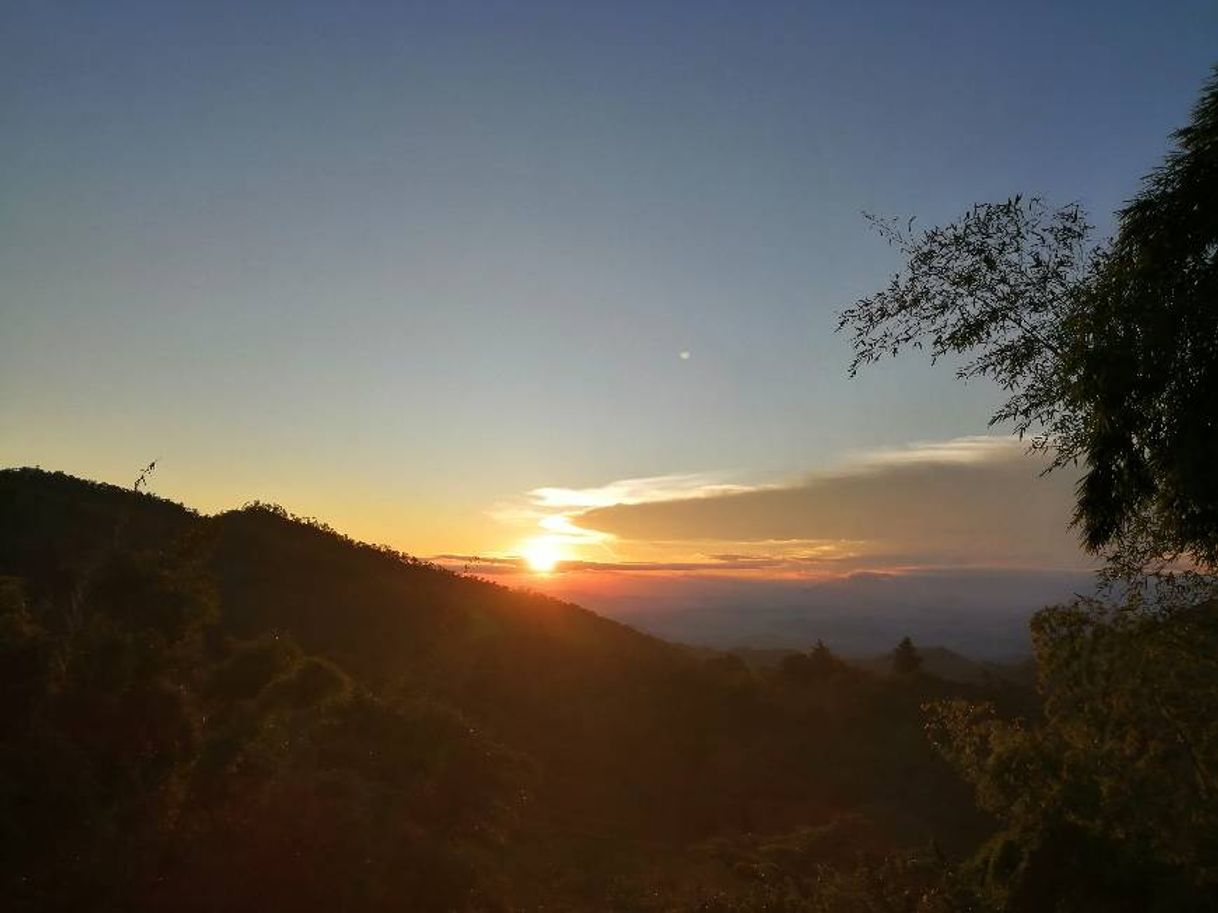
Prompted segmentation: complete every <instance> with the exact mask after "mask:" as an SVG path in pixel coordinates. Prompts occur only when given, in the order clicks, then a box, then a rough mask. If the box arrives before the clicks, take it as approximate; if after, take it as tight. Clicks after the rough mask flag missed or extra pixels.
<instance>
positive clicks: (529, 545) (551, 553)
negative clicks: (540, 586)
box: [520, 536, 564, 574]
mask: <svg viewBox="0 0 1218 913" xmlns="http://www.w3.org/2000/svg"><path fill="white" fill-rule="evenodd" d="M520 553H521V556H522V557H523V558H524V560H525V563H526V564H527V565H528V566H529V570H531V571H532V572H533V573H535V574H548V573H550V572H551V571H553V570H554V568H555V566H557V564H558V562H560V561H562V560H563V557H564V556H563V549H562V545H561V544H560V543H559V542H557V541H556V540H555V539H554V538H552V537H550V536H538V537H537V538H536V539H530V540H529V541H528V542H526V543H524V545H523V546H521V550H520Z"/></svg>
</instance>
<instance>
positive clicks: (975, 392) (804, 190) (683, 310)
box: [0, 2, 1218, 557]
mask: <svg viewBox="0 0 1218 913" xmlns="http://www.w3.org/2000/svg"><path fill="white" fill-rule="evenodd" d="M0 16H2V19H0V85H2V86H3V88H2V89H0V91H2V92H3V98H2V104H0V129H2V131H3V136H4V137H5V141H4V143H3V144H2V145H0V320H2V328H3V332H2V333H0V462H3V463H4V464H7V465H18V464H21V465H24V464H38V465H42V466H43V467H46V468H55V469H63V470H66V471H69V472H73V473H75V474H80V475H86V476H90V477H95V478H102V479H105V480H109V481H115V482H119V483H124V484H126V483H129V482H130V481H131V479H133V478H134V476H135V474H136V473H137V471H138V468H139V467H140V466H141V465H143V464H144V463H146V462H148V460H150V459H153V458H157V459H159V461H160V464H159V468H158V473H157V475H156V477H155V483H154V490H156V491H158V492H159V493H161V494H164V495H166V496H169V497H173V498H175V499H179V500H184V501H187V502H189V503H192V504H195V505H197V506H199V507H202V508H204V509H209V510H214V509H221V508H225V507H230V506H234V505H237V504H240V503H241V502H243V501H245V500H248V499H251V498H262V499H267V500H274V501H279V502H282V503H284V504H285V505H286V506H288V507H289V508H291V509H293V510H296V511H298V512H300V513H304V514H316V515H320V516H323V517H325V518H327V519H329V520H330V521H331V522H333V523H334V524H335V525H337V526H339V527H340V528H343V529H345V530H347V531H348V532H350V533H351V534H353V535H356V536H358V537H361V538H370V539H374V540H377V541H384V542H389V543H391V544H393V545H396V546H398V547H401V548H404V549H406V550H409V551H412V552H416V553H420V554H425V555H429V554H438V553H441V552H480V553H483V554H488V553H495V552H501V553H502V552H505V551H506V550H510V549H511V548H512V547H513V543H514V542H515V541H516V539H518V538H519V536H520V535H522V534H523V533H522V530H521V528H518V527H513V526H512V525H511V524H510V523H502V522H499V521H498V520H496V519H495V517H500V518H502V516H503V515H504V505H505V504H508V505H510V504H512V503H517V502H519V500H520V499H521V498H524V497H527V493H528V492H531V491H535V490H537V489H540V488H544V487H561V488H567V489H581V490H582V489H591V488H596V487H598V486H602V487H603V486H607V485H611V484H612V483H615V482H618V481H620V480H631V479H656V478H667V477H672V476H676V475H679V474H710V475H707V476H706V478H707V479H711V478H713V479H714V480H715V484H720V483H722V482H724V480H726V481H728V482H731V483H733V484H734V483H739V484H742V485H764V484H791V483H792V480H797V479H802V478H804V477H806V476H807V474H809V473H813V474H814V473H818V472H824V471H827V470H830V469H832V468H833V467H837V466H841V465H843V464H844V463H849V461H850V460H852V459H856V458H857V455H858V454H860V453H867V452H873V451H875V450H876V449H878V448H894V447H901V446H904V445H907V444H909V443H910V442H914V441H946V440H952V439H957V438H962V437H967V436H972V435H977V434H981V433H984V431H985V421H986V418H987V416H988V414H989V410H990V408H991V407H992V406H993V404H994V402H995V399H996V396H995V393H994V391H993V390H990V389H988V388H986V387H984V386H982V385H975V386H973V387H963V386H961V385H959V384H957V383H956V382H955V381H954V380H953V379H952V377H951V376H950V371H944V370H941V369H940V370H935V369H931V368H929V367H928V366H925V365H923V364H920V363H918V362H917V361H916V360H912V359H911V360H904V361H900V362H897V363H894V364H890V365H884V366H881V367H879V368H877V369H876V370H874V371H871V372H868V373H867V374H866V375H865V376H863V377H861V378H859V379H856V380H850V379H848V378H847V376H846V371H845V367H846V364H847V362H848V360H849V353H848V350H847V345H846V340H844V339H843V338H840V337H837V336H835V335H834V334H833V332H832V329H833V326H834V316H835V314H836V313H837V312H838V311H839V310H840V309H841V308H843V307H845V306H847V305H848V304H850V303H851V302H852V301H853V300H854V299H855V298H857V297H858V296H860V295H863V294H866V293H868V292H870V291H871V290H873V289H875V288H876V287H878V286H879V285H881V284H882V283H884V282H885V281H886V279H887V277H888V275H889V273H890V272H891V271H892V270H893V269H894V268H895V267H896V266H897V262H896V260H895V259H894V257H893V254H892V252H891V251H889V250H888V249H887V248H886V247H885V246H884V244H883V243H882V242H881V241H880V240H879V239H878V238H876V237H875V236H874V235H873V234H872V233H871V232H870V231H869V230H868V228H867V226H866V224H865V222H864V220H863V218H862V216H861V213H862V212H863V211H871V212H877V213H882V214H893V215H902V216H905V215H917V216H918V218H919V220H921V221H922V222H923V223H924V224H931V223H934V222H936V221H943V220H947V219H950V218H953V217H954V216H956V215H957V214H959V213H960V212H961V211H962V210H963V209H965V208H966V207H967V206H969V205H970V204H971V203H973V202H975V201H981V200H990V199H997V198H1003V197H1006V196H1007V195H1010V194H1013V193H1016V192H1022V193H1025V194H1041V195H1044V196H1046V197H1048V198H1050V199H1052V200H1056V201H1069V200H1078V201H1080V202H1082V203H1083V204H1084V205H1085V206H1086V207H1087V209H1088V210H1089V211H1090V212H1091V213H1092V215H1093V217H1094V219H1095V221H1096V222H1097V223H1098V224H1099V225H1100V226H1101V227H1102V228H1107V227H1108V226H1109V225H1110V214H1111V212H1112V210H1113V209H1115V208H1116V207H1118V206H1119V205H1120V204H1121V202H1122V201H1123V200H1125V199H1127V198H1128V197H1129V196H1130V195H1132V194H1133V193H1134V192H1135V191H1136V189H1137V186H1138V180H1139V178H1140V176H1141V175H1143V174H1144V173H1145V172H1146V171H1148V170H1149V169H1150V168H1151V167H1153V166H1154V165H1155V164H1156V163H1157V162H1158V160H1159V159H1160V157H1161V156H1162V154H1163V152H1164V151H1165V149H1166V148H1167V143H1168V134H1169V133H1170V131H1171V130H1172V129H1173V128H1175V127H1177V126H1179V125H1181V124H1182V123H1184V122H1185V120H1186V119H1187V116H1188V112H1189V109H1190V107H1191V105H1192V103H1193V100H1194V99H1195V97H1196V95H1197V91H1198V89H1199V87H1200V85H1201V83H1202V81H1203V80H1204V79H1205V77H1206V75H1207V73H1208V72H1209V68H1210V66H1211V65H1212V64H1213V63H1214V62H1215V60H1216V59H1218V54H1216V53H1215V52H1216V51H1218V43H1216V42H1215V41H1214V38H1215V36H1218V6H1215V5H1214V4H1213V3H1212V2H1195V3H1193V2H1175V3H1158V4H1150V3H1137V4H1134V3H1111V2H1109V3H1082V2H1079V3H1044V4H1036V3H1026V4H1010V3H975V2H974V3H922V4H913V3H852V4H844V3H835V4H829V3H812V2H804V3H780V2H773V3H750V4H743V3H711V2H698V3H692V2H691V3H657V2H648V3H640V4H633V3H621V2H618V3H612V4H609V3H604V4H591V3H570V2H566V3H553V4H546V3H459V2H458V3H426V4H424V3H413V4H412V3H401V2H398V3H376V2H365V3H358V4H337V3H326V4H322V3H291V4H288V3H259V4H249V3H239V4H237V3H234V4H229V3H222V2H220V3H217V2H208V3H193V4H180V3H164V2H158V3H124V2H109V3H95V4H87V3H82V4H69V3H49V2H12V3H8V4H6V5H5V7H4V11H3V13H2V14H0ZM682 352H688V353H689V357H688V358H681V357H680V353H682ZM708 484H710V483H708ZM996 557H1000V556H996Z"/></svg>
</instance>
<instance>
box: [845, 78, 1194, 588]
mask: <svg viewBox="0 0 1218 913" xmlns="http://www.w3.org/2000/svg"><path fill="white" fill-rule="evenodd" d="M1174 142H1175V148H1174V149H1173V151H1172V152H1171V153H1170V154H1169V155H1168V156H1167V158H1166V160H1165V161H1164V163H1163V164H1162V165H1161V166H1160V167H1159V168H1158V169H1157V170H1155V171H1154V172H1153V173H1152V174H1151V175H1149V176H1148V177H1147V178H1146V180H1145V182H1144V185H1143V188H1142V190H1141V192H1140V193H1139V194H1138V195H1137V196H1136V197H1135V198H1134V199H1133V201H1132V202H1130V203H1129V204H1128V205H1127V206H1126V207H1125V208H1124V209H1122V210H1121V212H1120V213H1119V214H1118V231H1117V233H1116V236H1115V237H1114V238H1113V239H1111V240H1110V241H1108V242H1106V243H1099V242H1098V241H1097V239H1096V238H1095V232H1094V229H1093V227H1092V226H1091V225H1090V224H1089V223H1088V222H1087V219H1086V216H1085V214H1084V213H1083V211H1082V209H1081V208H1080V207H1079V206H1078V204H1076V203H1071V204H1068V205H1065V206H1061V207H1053V206H1051V205H1049V204H1047V203H1045V202H1044V201H1043V200H1040V199H1037V198H1025V197H1022V196H1015V197H1012V198H1011V199H1008V200H1006V201H1005V202H999V203H984V204H979V205H976V206H974V207H973V208H972V209H971V210H970V211H969V212H968V213H966V214H965V215H964V216H963V217H962V218H961V219H959V220H958V221H956V222H954V223H952V224H950V225H947V226H940V227H935V228H931V229H928V230H926V231H923V232H921V233H920V234H918V233H915V232H913V220H910V221H909V222H908V223H906V224H904V225H902V224H901V223H899V222H895V221H885V220H878V219H873V221H874V223H875V224H876V225H877V227H878V229H879V231H880V233H881V234H882V235H883V236H884V237H885V238H886V239H887V240H888V241H889V242H890V243H892V244H893V245H895V246H896V247H897V248H898V249H899V250H900V252H901V253H902V255H903V256H904V258H905V265H904V269H903V270H902V272H900V273H899V274H898V275H896V276H895V277H894V278H893V279H892V281H891V282H890V284H889V285H888V287H887V288H885V289H883V290H881V291H879V292H877V293H876V294H874V295H871V296H869V297H867V298H863V299H861V300H860V301H858V302H857V303H856V304H855V305H854V306H853V307H851V308H848V309H847V310H845V311H844V312H843V313H842V314H841V315H840V318H839V323H838V329H839V331H841V330H849V331H850V334H851V341H852V344H853V347H854V353H855V354H854V360H853V362H852V364H851V372H852V373H853V372H856V371H858V370H859V369H860V368H861V367H863V366H864V365H867V364H871V363H873V362H876V361H878V360H880V359H881V358H884V357H889V356H894V355H897V354H898V353H900V352H901V351H902V350H905V349H910V348H913V349H923V350H926V351H928V352H929V354H930V356H931V359H932V360H933V361H937V360H939V359H943V358H949V359H951V360H953V361H954V362H955V363H956V365H957V368H956V373H957V375H958V376H959V377H961V378H973V377H987V378H990V379H992V380H994V381H995V382H997V383H998V385H999V386H1000V387H1001V388H1002V389H1003V390H1005V391H1006V392H1007V394H1008V397H1007V399H1006V401H1005V402H1004V403H1003V404H1002V405H1001V406H1000V407H999V409H998V410H997V411H996V412H995V413H994V415H993V417H992V419H991V424H994V425H996V424H1009V425H1010V426H1011V427H1012V428H1013V430H1014V431H1015V432H1016V433H1017V434H1018V435H1019V436H1020V437H1025V436H1027V437H1028V439H1029V443H1030V445H1031V447H1032V448H1033V449H1039V450H1043V451H1046V452H1048V453H1050V454H1051V455H1052V458H1053V466H1054V467H1062V466H1065V465H1075V464H1081V465H1082V466H1083V470H1084V472H1083V477H1082V480H1081V482H1080V484H1079V488H1078V498H1077V504H1076V514H1075V522H1076V523H1077V525H1078V526H1079V527H1080V530H1081V533H1082V538H1083V542H1084V544H1085V545H1086V546H1087V547H1088V548H1090V549H1092V550H1094V551H1099V552H1104V551H1109V552H1122V551H1124V552H1125V553H1128V551H1129V550H1130V549H1134V548H1136V549H1137V550H1138V553H1139V555H1140V556H1142V557H1145V558H1161V557H1175V556H1178V555H1181V554H1184V555H1188V556H1191V557H1192V558H1194V559H1195V560H1198V561H1200V562H1201V563H1203V564H1206V565H1211V566H1212V565H1214V564H1215V563H1218V475H1216V474H1215V472H1214V467H1215V466H1218V298H1216V293H1218V71H1216V73H1215V75H1214V77H1213V78H1211V80H1210V81H1209V82H1208V83H1207V85H1206V86H1205V88H1204V90H1203V92H1202V96H1201V100H1200V102H1199V103H1198V105H1197V107H1196V109H1195V111H1194V113H1193V117H1192V120H1191V122H1190V123H1189V125H1188V126H1186V127H1184V128H1183V129H1181V130H1179V131H1177V132H1176V133H1175V134H1174ZM1148 543H1151V544H1150V545H1149V546H1148Z"/></svg>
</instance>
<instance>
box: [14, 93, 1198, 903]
mask: <svg viewBox="0 0 1218 913" xmlns="http://www.w3.org/2000/svg"><path fill="white" fill-rule="evenodd" d="M1174 143H1175V146H1174V149H1173V151H1172V152H1171V153H1170V154H1169V156H1168V157H1167V158H1166V160H1165V161H1164V163H1163V165H1162V167H1161V168H1160V169H1159V170H1157V171H1155V172H1154V173H1152V174H1151V175H1150V176H1149V177H1148V178H1147V179H1146V181H1145V182H1144V184H1143V186H1142V188H1141V190H1140V192H1139V193H1138V195H1137V196H1136V197H1135V198H1134V199H1133V200H1132V202H1130V203H1129V205H1128V206H1127V207H1126V208H1125V209H1124V210H1122V212H1121V213H1120V214H1119V224H1118V230H1117V232H1116V234H1115V236H1114V238H1112V239H1111V240H1110V241H1105V242H1097V241H1096V240H1095V239H1094V230H1093V229H1092V227H1091V226H1090V225H1088V223H1087V220H1086V216H1085V214H1084V213H1083V212H1082V211H1081V209H1080V207H1078V206H1077V205H1075V204H1069V205H1066V206H1061V207H1054V206H1051V205H1049V204H1048V203H1046V202H1044V201H1042V200H1040V199H1034V198H1025V197H1022V196H1019V197H1012V198H1011V199H1009V200H1006V201H1004V202H999V203H992V204H981V205H978V206H976V207H974V208H973V209H971V210H970V211H969V212H967V213H966V214H965V215H964V216H963V217H961V219H960V220H959V221H957V222H955V223H952V224H949V225H945V226H939V227H935V228H931V229H927V230H925V231H917V232H915V231H914V228H913V222H912V221H909V222H907V221H905V220H903V219H902V220H897V221H893V222H888V221H883V220H878V221H877V227H878V228H879V230H880V232H881V234H882V235H883V237H884V238H886V239H887V240H888V241H889V242H890V243H892V244H893V245H894V246H895V247H896V248H897V249H898V251H899V252H900V254H901V257H902V259H903V262H904V267H903V271H902V272H901V273H900V274H899V275H897V276H896V277H894V279H893V280H892V283H891V285H890V286H888V287H887V288H885V289H883V290H881V291H879V292H877V293H876V294H874V295H872V296H870V297H867V298H863V299H861V300H860V301H858V302H857V303H856V304H855V305H854V306H852V307H850V308H848V309H846V310H845V311H843V312H842V314H841V316H840V325H839V330H840V331H843V332H844V333H845V334H846V335H847V337H848V338H849V339H850V342H851V345H852V347H853V351H854V353H855V361H854V365H853V367H852V371H864V370H866V369H867V368H868V367H869V366H870V365H872V364H873V363H874V362H877V361H880V360H882V359H886V358H890V357H892V356H894V355H899V354H900V353H902V352H905V351H907V350H911V349H912V350H921V351H922V353H923V354H924V355H925V354H928V355H930V356H931V358H932V360H936V361H944V362H947V363H948V364H950V365H952V366H953V367H955V369H956V371H957V374H958V375H959V376H960V377H961V378H963V379H972V378H984V379H988V380H992V381H994V382H996V383H997V385H998V387H999V388H1001V389H1002V390H1003V391H1004V392H1005V394H1006V395H1007V396H1008V397H1009V398H1008V399H1006V400H1005V401H1004V403H1003V404H1002V405H1001V407H1000V408H999V411H998V412H997V413H996V414H995V416H994V421H995V423H996V424H998V425H1000V426H1003V427H1009V428H1011V429H1013V430H1014V431H1015V432H1016V433H1017V434H1019V435H1020V436H1021V437H1023V438H1024V439H1025V441H1026V442H1027V443H1028V445H1029V446H1030V447H1032V448H1033V449H1037V450H1040V451H1043V452H1044V453H1046V454H1047V455H1048V456H1049V457H1050V459H1051V461H1052V462H1053V464H1054V465H1055V466H1057V467H1058V468H1059V469H1065V468H1068V467H1073V468H1078V469H1079V470H1080V472H1081V473H1082V477H1081V481H1080V483H1079V487H1078V491H1077V505H1076V508H1077V509H1076V515H1075V523H1076V527H1077V528H1078V530H1079V533H1080V536H1081V537H1082V539H1083V541H1084V543H1085V545H1086V546H1087V548H1088V549H1089V550H1090V551H1091V552H1092V553H1093V554H1094V555H1096V556H1097V557H1098V558H1100V559H1102V561H1103V570H1102V571H1101V573H1100V577H1099V588H1098V590H1097V595H1094V596H1091V595H1080V596H1079V597H1077V598H1076V599H1074V600H1072V601H1069V602H1066V603H1063V604H1061V605H1055V606H1048V607H1044V608H1041V609H1040V611H1038V612H1037V613H1036V614H1035V616H1034V617H1033V620H1032V622H1031V630H1030V633H1031V642H1032V646H1033V651H1034V664H1035V672H1034V676H1029V677H1028V678H1027V679H1026V680H1025V679H1024V678H1021V677H1020V676H1019V675H1016V674H1012V675H999V674H976V675H970V676H954V677H950V678H949V677H945V676H941V675H937V674H935V672H934V670H933V669H932V668H931V664H930V663H928V662H927V656H924V655H923V653H922V652H920V650H919V647H920V646H922V647H933V646H935V645H919V644H915V643H913V642H911V641H910V640H909V639H908V638H906V639H904V640H902V641H900V642H899V643H896V644H894V645H893V648H892V651H891V654H890V655H888V656H887V657H886V658H885V661H884V662H882V663H878V664H877V663H874V662H872V663H869V664H863V663H857V662H854V661H851V660H849V659H847V658H845V657H842V656H839V655H837V654H835V652H834V651H833V650H832V649H831V648H830V646H826V644H825V643H822V642H815V643H811V644H808V645H806V649H804V650H800V651H792V652H790V653H787V654H784V655H779V656H776V657H772V658H771V659H772V661H766V662H758V661H755V660H756V657H755V656H751V655H749V654H748V653H732V652H716V651H711V650H706V649H693V648H690V647H686V646H683V645H681V644H676V643H669V642H666V641H662V640H659V639H657V638H654V637H650V636H647V635H645V634H643V633H640V632H638V631H635V630H633V629H631V628H630V627H628V626H625V625H622V624H619V623H617V622H613V621H610V620H607V619H605V618H602V617H599V616H597V615H595V614H593V613H592V612H589V611H587V610H585V609H583V608H581V607H579V606H577V605H573V604H570V603H566V602H562V601H559V600H556V599H553V598H550V597H547V596H544V595H540V594H537V593H533V592H530V591H528V590H527V589H511V588H508V587H505V586H502V585H499V584H496V583H494V582H491V581H489V580H486V579H481V578H479V577H476V576H472V575H468V574H461V573H456V572H454V571H452V570H448V569H445V568H444V567H441V566H438V565H436V564H433V563H430V562H428V561H423V560H419V559H417V558H414V557H411V556H409V555H406V554H402V553H400V552H397V551H395V550H393V549H390V548H386V547H382V546H377V545H372V544H367V543H363V542H359V541H355V540H354V539H352V538H349V537H348V536H346V535H344V534H343V533H342V532H340V531H337V530H335V529H333V528H331V527H330V526H329V525H327V524H326V523H325V522H323V521H322V520H318V519H315V518H307V517H298V516H295V515H293V514H291V513H289V512H288V511H287V510H285V509H284V508H282V507H279V506H277V505H275V504H269V503H263V502H252V503H249V504H246V505H244V506H241V507H237V508H235V509H232V510H228V511H225V512H220V513H216V514H205V513H201V512H198V511H196V510H193V509H192V508H190V507H189V506H184V505H180V504H177V503H174V502H172V501H170V500H167V499H163V498H160V497H158V496H156V495H154V494H152V493H151V492H150V491H149V485H148V477H147V476H141V477H140V478H139V480H138V481H137V482H136V484H134V485H133V486H131V487H122V486H115V485H110V484H104V483H101V482H96V481H90V480H86V479H82V478H77V477H74V476H71V475H67V474H64V473H61V472H50V471H45V470H42V469H38V468H14V469H6V470H3V471H0V701H2V702H3V713H0V896H2V897H3V907H4V909H6V910H12V911H80V910H91V911H113V913H119V911H124V913H141V911H170V910H172V911H181V913H196V911H197V913H220V911H251V913H252V911H260V913H261V911H299V913H309V911H317V913H322V911H326V913H338V911H350V913H363V911H386V913H387V911H406V910H410V911H435V913H440V911H467V913H475V911H485V913H511V911H554V910H563V911H568V910H569V911H621V913H695V911H701V913H762V911H767V913H855V911H857V913H864V911H865V913H965V911H978V913H983V911H984V913H1039V911H1047V913H1052V911H1058V913H1089V911H1097V913H1098V911H1107V913H1114V911H1115V913H1120V911H1128V913H1135V911H1138V913H1141V911H1153V913H1177V911H1179V913H1187V911H1208V910H1215V909H1218V595H1216V594H1218V584H1216V583H1215V581H1216V579H1218V577H1216V575H1215V571H1216V569H1218V76H1215V77H1214V78H1212V79H1211V81H1210V82H1209V83H1208V84H1207V85H1206V86H1205V88H1204V90H1203V92H1202V95H1201V100H1200V102H1199V104H1198V105H1197V107H1196V109H1195V112H1194V115H1193V119H1192V121H1191V123H1190V124H1189V125H1187V126H1186V127H1184V128H1183V129H1181V130H1180V131H1179V132H1178V133H1177V134H1176V135H1175V137H1174ZM927 655H930V654H929V651H928V652H927ZM1033 678H1034V682H1033V681H1032V679H1033Z"/></svg>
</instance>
